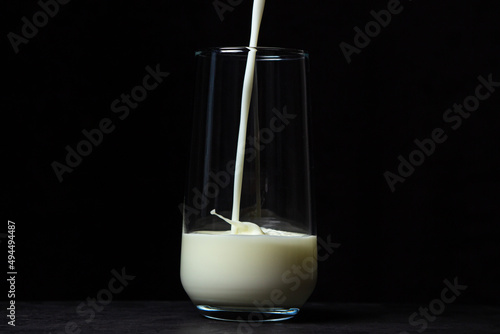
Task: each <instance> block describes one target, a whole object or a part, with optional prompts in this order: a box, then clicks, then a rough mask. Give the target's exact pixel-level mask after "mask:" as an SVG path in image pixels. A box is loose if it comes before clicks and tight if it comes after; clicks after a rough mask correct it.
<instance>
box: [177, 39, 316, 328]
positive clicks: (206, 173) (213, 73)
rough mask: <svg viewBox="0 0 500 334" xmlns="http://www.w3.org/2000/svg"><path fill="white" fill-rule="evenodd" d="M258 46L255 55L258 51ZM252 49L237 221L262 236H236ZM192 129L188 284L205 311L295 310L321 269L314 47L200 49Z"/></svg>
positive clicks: (265, 314) (249, 317) (259, 316)
mask: <svg viewBox="0 0 500 334" xmlns="http://www.w3.org/2000/svg"><path fill="white" fill-rule="evenodd" d="M252 53H253V55H252ZM249 56H251V57H255V70H254V79H253V84H252V95H251V103H250V109H249V113H248V123H247V132H246V139H247V140H246V144H245V156H244V157H245V159H244V168H243V181H242V187H241V203H240V206H239V208H240V216H239V217H240V221H242V222H251V223H254V224H257V225H258V226H259V227H260V228H261V229H262V230H263V231H265V232H266V234H264V235H247V234H233V233H232V232H231V226H230V225H229V224H228V223H227V222H225V221H224V220H222V219H221V218H219V217H217V216H215V215H213V214H211V212H212V210H215V211H216V212H217V213H218V214H220V215H222V216H224V217H227V218H231V213H232V211H233V210H234V208H233V191H234V189H233V186H234V179H235V177H234V175H235V158H236V152H237V143H238V134H239V123H240V108H241V100H242V90H243V80H244V76H245V68H246V65H247V58H248V57H249ZM195 58H196V81H195V93H194V114H193V131H192V140H191V152H190V163H189V169H188V172H187V176H188V177H187V182H186V193H185V199H184V204H183V205H181V210H182V213H183V232H182V233H183V234H182V249H181V281H182V285H183V287H184V290H185V291H186V293H187V294H188V296H189V297H190V299H191V301H192V302H193V303H194V305H195V306H196V307H197V308H198V310H199V311H200V312H201V314H203V315H204V316H206V317H209V318H214V319H222V320H232V321H250V322H252V321H276V320H284V319H289V318H291V317H293V316H294V315H295V314H297V312H298V311H299V309H300V308H301V307H302V305H303V304H304V303H305V302H306V300H307V299H308V298H309V296H310V294H311V293H312V291H313V289H314V286H315V284H316V277H317V246H316V244H317V240H316V235H315V232H316V231H315V224H314V222H313V217H312V216H313V213H312V208H311V207H312V200H311V182H310V156H309V123H310V120H309V99H308V83H307V76H308V71H309V68H308V59H309V57H308V54H307V53H306V52H304V51H302V50H296V49H285V48H268V47H257V48H248V47H227V48H210V49H205V50H202V51H198V52H196V56H195Z"/></svg>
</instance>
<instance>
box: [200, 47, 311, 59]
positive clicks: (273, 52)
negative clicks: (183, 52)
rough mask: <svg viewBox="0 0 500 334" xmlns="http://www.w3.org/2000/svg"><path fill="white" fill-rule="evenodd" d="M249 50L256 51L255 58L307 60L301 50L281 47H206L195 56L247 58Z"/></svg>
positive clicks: (305, 52)
mask: <svg viewBox="0 0 500 334" xmlns="http://www.w3.org/2000/svg"><path fill="white" fill-rule="evenodd" d="M250 50H257V53H256V55H257V58H260V59H262V58H271V59H272V58H283V57H285V58H290V57H291V58H308V57H309V53H308V52H307V51H304V50H302V49H295V48H283V47H269V46H257V47H249V46H229V47H208V48H204V49H200V50H197V51H196V52H195V56H197V57H198V56H202V57H203V56H209V55H213V54H215V55H221V56H224V55H234V56H247V54H248V52H249V51H250Z"/></svg>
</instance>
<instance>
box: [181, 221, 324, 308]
mask: <svg viewBox="0 0 500 334" xmlns="http://www.w3.org/2000/svg"><path fill="white" fill-rule="evenodd" d="M264 231H265V232H266V234H264V235H237V234H231V232H230V231H225V232H198V233H185V234H183V235H182V253H181V281H182V285H183V287H184V289H185V291H186V293H187V294H188V295H189V297H190V298H191V300H192V301H193V303H195V304H196V305H209V306H216V307H217V306H218V307H222V306H230V307H238V306H239V307H245V308H246V309H249V308H255V309H262V308H274V307H277V308H278V307H281V308H287V307H297V308H298V307H301V306H302V305H303V304H304V303H305V302H306V300H307V298H308V297H309V296H310V294H311V293H312V291H313V289H314V286H315V284H316V272H317V271H316V254H317V247H316V245H317V243H316V236H312V235H305V234H299V233H288V232H282V231H276V232H275V233H276V235H273V234H274V233H273V231H272V230H269V229H264Z"/></svg>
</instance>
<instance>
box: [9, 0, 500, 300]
mask: <svg viewBox="0 0 500 334" xmlns="http://www.w3.org/2000/svg"><path fill="white" fill-rule="evenodd" d="M222 1H223V2H225V0H222ZM387 3H388V1H364V2H358V1H356V2H354V1H346V0H342V1H305V0H302V1H290V0H268V1H267V4H266V8H265V11H264V18H263V23H262V28H261V34H260V39H259V45H263V46H280V47H292V48H301V49H305V50H308V51H309V52H310V58H311V63H310V64H311V76H310V81H311V90H310V93H311V99H312V106H313V109H312V119H313V124H312V138H313V154H314V170H313V177H314V180H315V184H316V187H315V198H316V201H315V205H316V223H317V230H318V236H319V237H321V238H322V239H325V240H326V239H327V237H330V238H331V240H332V241H334V242H337V243H340V244H341V246H340V248H338V249H337V250H336V251H335V253H334V254H332V255H331V256H330V257H329V258H328V259H327V260H326V261H324V262H321V263H320V267H319V270H320V272H319V273H320V275H319V280H318V284H317V288H316V291H315V293H314V294H313V296H312V297H311V300H315V301H320V300H329V301H349V302H356V301H380V302H383V301H389V302H390V301H408V302H422V303H428V302H429V301H430V300H432V299H434V298H438V297H439V295H440V292H441V290H442V289H443V287H444V284H443V280H444V279H449V280H453V278H455V277H458V281H459V282H460V283H461V284H466V285H467V286H468V288H467V290H466V291H465V292H464V293H463V294H462V295H461V296H460V298H459V299H458V302H461V303H486V304H497V303H498V301H499V298H500V287H499V284H498V274H497V272H498V264H499V263H500V256H499V247H498V240H499V238H498V237H499V236H498V232H499V230H500V229H499V227H498V224H499V222H500V220H499V218H500V217H499V216H500V215H499V214H498V212H499V210H498V206H499V203H500V201H499V200H500V195H499V188H500V177H499V175H498V172H499V167H500V164H499V162H498V161H499V159H497V156H498V152H499V150H498V144H499V139H500V138H499V130H498V128H499V125H500V124H499V119H500V118H499V112H500V110H499V106H500V88H497V91H496V92H495V93H493V94H492V95H491V97H490V98H488V99H487V100H486V101H484V102H481V104H480V106H479V109H478V110H477V111H476V112H474V113H473V114H472V115H471V116H470V117H469V118H468V119H465V120H463V123H462V125H461V127H460V128H458V129H457V130H452V129H451V128H450V126H449V124H446V123H445V122H444V121H443V118H442V117H443V113H444V112H445V110H446V109H448V108H450V107H452V106H453V104H454V103H462V102H463V100H464V99H465V98H466V97H467V96H469V95H472V94H474V90H475V88H476V86H477V85H478V84H479V82H478V79H477V77H478V76H480V75H482V76H483V77H487V76H488V75H489V74H492V77H493V80H494V81H500V64H499V59H500V11H499V9H500V8H499V6H498V4H497V3H496V2H494V1H439V2H436V1H416V0H414V1H409V0H407V1H402V2H401V4H402V6H403V10H402V12H401V13H400V14H398V15H395V16H393V17H392V20H391V22H390V24H389V25H388V26H387V27H385V28H382V30H381V32H380V34H378V35H377V36H376V37H373V38H372V40H371V42H370V43H369V45H368V46H366V47H365V48H363V49H362V50H361V52H360V53H359V54H354V55H352V62H351V63H350V64H348V63H347V61H346V59H345V57H344V55H343V54H342V51H341V49H340V48H339V44H340V43H341V42H346V43H349V44H353V39H354V35H355V32H354V30H353V28H354V27H355V26H358V27H360V28H362V29H363V28H364V26H365V24H366V23H367V22H369V21H371V20H373V18H372V16H371V15H370V11H371V10H375V11H379V10H382V9H385V8H387ZM251 6H252V2H251V1H250V0H243V1H242V2H241V4H239V5H237V6H234V7H233V10H232V11H227V12H225V13H224V20H223V21H221V19H220V18H219V16H218V15H217V13H216V11H215V9H214V6H213V3H212V2H211V1H210V0H206V1H97V0H94V1H76V0H75V1H71V2H69V3H68V4H65V5H61V6H60V9H59V12H58V13H57V15H56V16H55V17H54V18H51V19H50V20H49V22H48V24H47V25H46V26H45V27H43V28H40V29H39V32H38V34H37V35H36V36H35V37H33V38H32V39H31V40H30V41H29V42H28V43H27V44H23V45H20V47H19V49H20V51H19V53H18V54H15V52H14V51H13V48H12V46H11V44H10V42H9V40H8V38H7V33H8V32H14V33H17V34H19V33H20V32H21V28H22V25H23V22H22V21H21V18H22V17H23V16H26V17H28V18H29V19H30V21H31V17H32V16H33V14H34V13H36V12H37V11H39V10H40V7H39V5H38V4H37V3H36V2H35V1H22V2H21V1H9V2H2V8H1V9H0V15H1V16H0V17H1V19H0V24H1V25H2V34H3V37H2V54H3V55H4V56H5V57H3V59H4V61H3V62H2V65H3V66H4V71H3V73H4V74H3V75H2V77H3V79H4V85H3V88H2V90H3V92H2V94H1V98H2V111H3V115H4V119H5V121H4V122H3V125H4V127H6V129H7V131H6V137H5V139H4V145H3V147H5V148H6V149H7V154H6V155H4V160H3V165H4V166H6V167H7V171H6V172H4V180H5V181H6V183H7V187H5V188H4V189H6V191H5V196H6V201H7V209H6V216H4V223H3V224H4V227H2V229H1V232H6V222H5V220H6V219H10V220H13V221H15V222H16V247H17V248H16V261H17V262H16V266H17V271H18V276H17V287H16V288H17V299H19V300H42V299H43V300H46V299H49V300H58V299H75V300H84V299H85V298H87V297H95V295H96V293H97V291H99V290H100V289H102V288H106V286H107V282H108V281H109V279H110V277H111V273H110V271H111V269H113V268H115V269H118V270H120V269H121V268H122V267H125V268H126V271H127V273H129V274H133V275H135V276H136V278H135V279H134V280H133V282H131V284H130V285H129V286H128V287H127V288H126V289H125V290H124V291H123V292H122V293H121V294H120V295H119V296H116V298H120V299H161V300H163V299H166V300H174V299H186V298H187V296H186V294H185V293H184V291H183V289H182V286H181V284H180V279H179V257H180V237H181V215H180V212H179V210H178V205H179V203H181V202H182V200H183V195H184V184H185V181H184V179H185V171H186V167H187V164H188V160H187V156H188V154H187V152H188V148H189V137H190V135H189V133H190V128H191V112H192V96H193V89H194V51H195V50H197V49H201V48H204V47H209V46H236V45H245V44H247V43H248V39H249V33H250V17H251ZM156 64H160V68H161V70H162V71H166V72H169V73H170V75H169V77H168V78H166V79H165V81H164V82H163V83H162V84H161V85H159V87H158V88H157V89H156V90H154V91H152V92H150V93H149V95H148V97H147V99H146V100H145V101H143V102H141V103H140V105H139V106H138V107H137V108H136V109H135V110H132V111H131V113H130V115H129V116H128V117H127V118H126V119H124V120H123V121H121V120H119V119H118V118H117V117H116V116H117V115H116V114H114V113H113V112H112V111H111V109H110V104H111V102H112V101H113V100H115V99H116V98H119V96H120V94H122V93H130V90H131V89H132V88H133V87H135V86H136V85H139V84H141V83H142V78H143V77H144V75H145V74H146V71H145V67H146V66H148V65H149V66H151V67H155V66H156ZM103 118H110V119H112V120H113V124H115V125H116V129H115V130H114V132H112V133H111V134H108V135H106V136H105V137H104V140H103V142H102V143H101V144H100V145H99V146H98V147H95V148H94V150H93V152H92V154H90V155H89V156H87V157H84V158H83V161H82V163H81V164H80V165H79V166H78V167H76V168H75V169H74V171H73V172H72V173H67V174H65V175H64V181H63V182H62V183H60V182H59V181H58V179H57V177H56V175H55V173H54V171H53V169H52V167H51V163H52V162H53V161H59V162H64V159H65V155H66V151H65V146H66V145H70V146H72V147H73V148H74V147H75V146H76V144H77V143H78V142H79V141H80V140H82V139H84V137H83V135H82V133H81V131H82V130H83V129H87V130H90V129H93V128H96V127H97V126H98V124H99V121H100V120H101V119H103ZM438 127H441V128H443V129H445V131H446V134H447V135H448V137H447V138H448V139H447V140H446V141H445V142H444V143H443V144H439V145H438V146H437V147H436V150H435V152H434V154H432V155H431V156H430V157H428V158H427V159H426V160H425V162H424V163H423V165H421V166H420V167H417V168H416V170H415V172H414V173H413V174H412V175H411V176H410V177H408V178H407V180H406V181H405V182H404V183H398V184H397V185H396V190H395V192H391V191H390V189H389V186H388V184H387V182H386V181H385V179H384V176H383V174H384V172H385V171H387V170H389V171H391V172H396V171H397V167H398V163H399V161H398V156H399V155H403V156H404V157H408V155H409V154H410V152H412V151H413V150H414V149H415V148H416V147H415V144H414V143H413V141H414V140H415V139H417V138H418V139H424V138H429V136H430V133H431V132H432V130H433V129H435V128H438ZM0 240H2V249H4V250H5V253H4V254H6V248H5V247H4V246H5V239H0ZM2 258H6V256H2ZM4 261H5V264H6V259H5V260H4ZM4 268H5V267H4ZM5 271H6V270H5ZM2 295H3V294H2ZM2 298H4V297H2Z"/></svg>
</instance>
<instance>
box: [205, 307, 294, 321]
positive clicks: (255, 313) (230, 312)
mask: <svg viewBox="0 0 500 334" xmlns="http://www.w3.org/2000/svg"><path fill="white" fill-rule="evenodd" d="M196 307H197V308H198V310H199V311H200V313H201V314H202V315H203V316H205V317H207V318H210V319H216V320H225V321H237V322H267V321H282V320H287V319H291V318H293V317H294V316H295V315H296V314H297V313H299V309H298V308H295V307H293V308H279V307H277V308H262V309H256V308H245V307H235V306H227V307H226V306H209V305H196Z"/></svg>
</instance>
